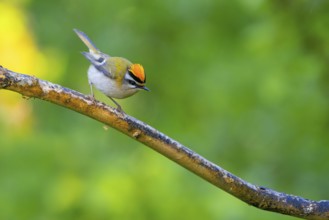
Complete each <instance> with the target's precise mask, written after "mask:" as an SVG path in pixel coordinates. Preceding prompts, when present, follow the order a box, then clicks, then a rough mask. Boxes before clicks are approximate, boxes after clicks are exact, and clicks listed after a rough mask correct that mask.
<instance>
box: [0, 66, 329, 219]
mask: <svg viewBox="0 0 329 220" xmlns="http://www.w3.org/2000/svg"><path fill="white" fill-rule="evenodd" d="M0 89H7V90H11V91H15V92H18V93H20V94H22V95H23V96H28V97H34V98H39V99H43V100H46V101H49V102H52V103H54V104H57V105H60V106H63V107H65V108H68V109H71V110H74V111H76V112H78V113H81V114H84V115H86V116H88V117H91V118H93V119H95V120H97V121H100V122H102V123H104V124H107V125H109V126H111V127H113V128H115V129H117V130H118V131H120V132H122V133H124V134H126V135H128V136H129V137H131V138H133V139H135V140H137V141H139V142H141V143H143V144H145V145H146V146H148V147H150V148H152V149H154V150H155V151H157V152H159V153H160V154H162V155H164V156H166V157H167V158H169V159H171V160H172V161H174V162H176V163H178V164H179V165H181V166H183V167H185V168H186V169H188V170H189V171H191V172H193V173H195V174H196V175H198V176H199V177H201V178H203V179H204V180H206V181H208V182H210V183H212V184H213V185H215V186H217V187H219V188H220V189H222V190H224V191H226V192H228V193H229V194H231V195H233V196H235V197H237V198H238V199H240V200H242V201H244V202H246V203H247V204H249V205H252V206H255V207H257V208H260V209H263V210H268V211H272V212H277V213H281V214H285V215H291V216H295V217H300V218H305V219H329V201H328V200H321V201H312V200H308V199H304V198H302V197H298V196H294V195H288V194H285V193H281V192H276V191H274V190H272V189H269V188H265V187H261V186H256V185H253V184H251V183H248V182H246V181H244V180H243V179H241V178H239V177H237V176H235V175H233V174H231V173H229V172H228V171H226V170H224V169H222V168H221V167H219V166H217V165H216V164H214V163H212V162H210V161H208V160H206V159H205V158H203V157H201V156H200V155H198V154H197V153H195V152H193V151H192V150H190V149H189V148H187V147H185V146H183V145H182V144H180V143H179V142H177V141H175V140H173V139H171V138H170V137H168V136H166V135H165V134H163V133H161V132H159V131H158V130H156V129H155V128H152V127H151V126H149V125H147V124H145V123H143V122H141V121H139V120H137V119H135V118H133V117H131V116H129V115H127V114H125V113H121V112H119V111H117V110H116V109H113V108H111V107H109V106H107V105H105V104H104V103H101V102H99V101H96V102H93V101H92V100H90V98H89V97H88V96H86V95H83V94H81V93H79V92H77V91H74V90H71V89H68V88H65V87H62V86H60V85H57V84H53V83H50V82H47V81H44V80H40V79H38V78H36V77H33V76H28V75H24V74H19V73H15V72H13V71H10V70H7V69H5V68H3V67H1V66H0Z"/></svg>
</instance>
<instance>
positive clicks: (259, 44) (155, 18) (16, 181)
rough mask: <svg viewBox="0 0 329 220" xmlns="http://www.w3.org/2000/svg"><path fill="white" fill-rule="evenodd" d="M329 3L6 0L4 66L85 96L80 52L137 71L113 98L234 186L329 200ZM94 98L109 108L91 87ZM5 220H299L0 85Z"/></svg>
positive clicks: (1, 35) (1, 7) (1, 212)
mask: <svg viewBox="0 0 329 220" xmlns="http://www.w3.org/2000/svg"><path fill="white" fill-rule="evenodd" d="M328 10H329V2H328V1H325V0H276V1H264V0H233V1H224V0H219V1H211V0H204V1H199V0H166V1H160V0H156V1H147V0H139V1H133V0H128V1H101V0H94V1H76V0H56V1H55V0H48V1H44V0H2V1H1V2H0V65H2V66H4V67H6V68H8V69H11V70H13V71H17V72H21V73H26V74H31V75H35V76H37V77H39V78H42V79H45V80H49V81H52V82H54V83H58V84H61V85H63V86H65V87H69V88H72V89H75V90H77V91H80V92H83V93H86V94H87V93H89V86H88V83H87V77H86V70H87V68H88V62H87V60H86V59H85V58H84V57H83V56H82V55H81V54H80V52H81V51H84V50H86V48H85V46H84V45H83V43H82V42H81V41H80V40H79V39H78V37H77V36H76V35H75V33H74V32H73V31H72V29H73V28H78V29H80V30H82V31H84V32H86V33H87V34H88V35H89V36H90V38H91V39H92V40H93V41H94V42H95V44H96V45H97V46H98V47H99V48H101V50H102V51H103V52H106V53H109V54H110V55H115V56H124V57H126V58H129V59H130V60H132V61H134V62H138V63H142V64H143V65H144V68H145V69H146V73H147V86H148V87H149V88H150V89H151V92H149V93H148V92H140V93H138V94H137V95H135V96H133V97H131V98H129V99H125V100H119V102H120V103H121V105H122V106H123V108H124V109H125V111H126V112H127V113H129V114H130V115H132V116H134V117H136V118H138V119H140V120H142V121H144V122H146V123H148V124H150V125H151V126H154V127H155V128H157V129H158V130H160V131H162V132H164V133H166V134H167V135H169V136H171V137H172V138H174V139H176V140H178V141H180V142H181V143H183V144H184V145H186V146H188V147H189V148H191V149H192V150H194V151H196V152H198V153H200V154H201V155H203V156H204V157H206V158H208V159H209V160H211V161H213V162H215V163H217V164H218V165H220V166H222V167H223V168H225V169H227V170H229V171H230V172H232V173H234V174H236V175H238V176H240V177H241V178H243V179H245V180H247V181H249V182H251V183H254V184H257V185H262V186H266V187H269V188H273V189H275V190H278V191H282V192H286V193H289V194H295V195H299V196H302V197H305V198H309V199H314V200H321V199H329V187H328V186H329V177H328V169H329V160H328V155H329V147H328V146H329V145H328V144H329V135H328V131H329V93H328V91H329V90H328V85H329V82H328V80H329V14H328ZM96 96H97V98H98V99H99V100H101V101H104V102H106V103H108V104H109V105H112V102H111V101H110V100H109V99H108V98H106V97H105V96H104V95H102V94H101V93H99V92H97V93H96ZM0 219H50V220H51V219H85V220H87V219H96V220H98V219H160V220H161V219H163V220H164V219H189V220H191V219H229V220H230V219H232V220H235V219H243V220H245V219H253V220H254V219H276V220H277V219H295V218H293V217H288V216H283V215H280V214H274V213H270V212H265V211H260V210H258V209H255V208H253V207H251V206H248V205H246V204H244V203H243V202H241V201H239V200H238V199H236V198H234V197H232V196H230V195H228V194H227V193H225V192H223V191H221V190H219V189H217V188H215V187H214V186H212V185H210V184H208V183H207V182H205V181H203V180H201V179H200V178H198V177H196V176H195V175H194V174H192V173H190V172H188V171H186V170H185V169H183V168H181V167H180V166H178V165H176V164H174V163H173V162H171V161H169V160H168V159H166V158H164V157H163V156H161V155H159V154H158V153H156V152H154V151H152V150H150V149H149V148H147V147H145V146H143V145H141V144H139V143H138V142H136V141H134V140H131V139H129V138H128V137H126V136H124V135H122V134H121V133H119V132H117V131H115V130H113V129H111V128H109V129H105V128H104V125H103V124H101V123H99V122H97V121H94V120H92V119H90V118H87V117H85V116H83V115H80V114H77V113H75V112H72V111H70V110H67V109H64V108H62V107H59V106H56V105H53V104H51V103H48V102H45V101H41V100H37V99H24V98H23V97H22V96H21V95H19V94H16V93H13V92H10V91H6V90H0Z"/></svg>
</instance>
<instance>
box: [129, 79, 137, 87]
mask: <svg viewBox="0 0 329 220" xmlns="http://www.w3.org/2000/svg"><path fill="white" fill-rule="evenodd" d="M128 83H129V84H130V85H133V86H136V82H135V81H134V80H128Z"/></svg>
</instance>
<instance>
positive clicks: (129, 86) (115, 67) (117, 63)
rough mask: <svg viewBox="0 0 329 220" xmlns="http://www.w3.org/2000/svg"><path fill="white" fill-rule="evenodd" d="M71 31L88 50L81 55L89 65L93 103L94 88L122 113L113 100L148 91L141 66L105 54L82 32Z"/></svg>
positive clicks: (89, 80)
mask: <svg viewBox="0 0 329 220" xmlns="http://www.w3.org/2000/svg"><path fill="white" fill-rule="evenodd" d="M73 30H74V32H75V33H76V34H77V35H78V37H79V38H80V39H81V40H82V42H83V43H84V44H85V45H86V46H87V47H88V49H89V52H82V54H83V55H84V56H85V58H87V60H89V62H90V63H91V65H90V66H89V69H88V82H89V85H90V92H91V95H90V97H91V99H92V100H93V101H95V96H94V92H93V86H94V87H95V88H96V89H98V90H99V91H101V92H102V93H103V94H105V95H106V96H107V97H109V98H110V99H111V100H112V101H113V103H114V104H115V105H116V106H117V110H119V111H120V112H123V110H122V108H121V106H120V105H119V103H118V102H116V101H115V100H114V99H124V98H127V97H129V96H132V95H134V94H135V93H137V92H138V91H139V90H146V91H150V90H149V89H148V88H147V87H146V86H145V83H146V75H145V72H144V67H143V66H142V65H141V64H138V63H132V62H130V61H129V60H128V59H126V58H123V57H114V56H110V55H108V54H105V53H103V52H101V51H100V50H99V49H98V48H97V47H96V46H95V44H94V43H93V42H92V41H91V40H90V38H89V37H88V36H87V35H86V34H85V33H84V32H82V31H80V30H78V29H73Z"/></svg>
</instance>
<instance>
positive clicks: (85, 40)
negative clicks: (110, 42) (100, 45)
mask: <svg viewBox="0 0 329 220" xmlns="http://www.w3.org/2000/svg"><path fill="white" fill-rule="evenodd" d="M73 30H74V32H75V33H76V34H77V35H78V36H79V38H80V39H81V40H82V42H83V43H84V44H85V45H86V46H87V47H88V48H89V51H90V52H91V53H94V54H97V53H99V50H98V49H97V47H96V46H95V44H94V43H93V42H92V41H91V40H90V39H89V37H88V36H87V35H86V34H85V33H83V32H82V31H79V30H78V29H73Z"/></svg>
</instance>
